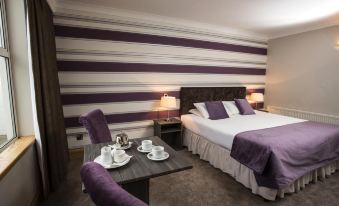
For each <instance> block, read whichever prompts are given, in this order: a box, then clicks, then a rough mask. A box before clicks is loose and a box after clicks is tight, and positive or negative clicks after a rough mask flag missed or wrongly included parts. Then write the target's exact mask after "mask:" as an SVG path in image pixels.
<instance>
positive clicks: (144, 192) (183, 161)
mask: <svg viewBox="0 0 339 206" xmlns="http://www.w3.org/2000/svg"><path fill="white" fill-rule="evenodd" d="M145 139H149V140H152V142H153V144H154V145H161V146H164V148H165V151H166V152H168V153H169V155H170V156H169V158H168V159H167V160H164V161H160V162H155V161H152V160H149V159H148V158H147V156H146V155H147V154H145V153H141V152H139V151H138V150H137V147H138V146H140V145H141V141H142V140H145ZM130 141H132V142H133V145H132V148H130V149H128V150H126V153H127V154H129V155H133V157H132V159H131V160H130V162H129V163H128V164H127V165H125V166H122V167H120V168H116V169H110V170H108V171H109V173H110V174H111V176H112V178H113V179H114V181H116V182H117V183H118V184H120V185H121V186H122V187H123V188H124V189H125V190H127V191H128V192H129V193H131V194H132V195H134V196H136V197H138V198H139V199H141V200H143V201H144V202H145V203H147V204H148V203H149V180H150V178H153V177H158V176H162V175H166V174H170V173H174V172H179V171H182V170H187V169H191V168H193V165H192V163H191V161H189V160H188V159H187V158H186V157H185V156H183V155H182V154H180V153H179V152H177V151H175V150H174V149H172V148H171V147H170V146H169V145H167V144H166V143H165V142H164V141H162V140H161V139H160V138H159V137H156V136H154V137H147V138H139V139H132V140H130ZM108 144H114V142H108V143H101V144H91V145H86V146H85V147H84V163H85V162H89V161H93V160H94V159H95V158H96V157H97V156H99V155H100V150H101V147H103V146H105V145H108ZM83 190H85V188H84V187H83Z"/></svg>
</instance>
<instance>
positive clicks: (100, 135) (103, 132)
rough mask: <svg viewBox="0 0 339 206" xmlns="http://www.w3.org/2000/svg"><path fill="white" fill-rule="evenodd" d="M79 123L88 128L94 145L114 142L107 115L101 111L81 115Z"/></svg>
mask: <svg viewBox="0 0 339 206" xmlns="http://www.w3.org/2000/svg"><path fill="white" fill-rule="evenodd" d="M79 122H80V123H81V124H82V125H84V127H85V128H86V130H87V132H88V134H89V137H90V139H91V142H92V144H97V143H104V142H110V141H112V136H111V132H110V131H109V128H108V126H107V121H106V118H105V115H104V113H103V112H102V111H101V110H100V109H96V110H93V111H90V112H88V113H86V114H83V115H81V116H80V118H79Z"/></svg>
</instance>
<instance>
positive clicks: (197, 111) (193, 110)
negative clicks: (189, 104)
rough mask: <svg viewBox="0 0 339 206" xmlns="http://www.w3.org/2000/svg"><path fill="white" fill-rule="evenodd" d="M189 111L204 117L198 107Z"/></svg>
mask: <svg viewBox="0 0 339 206" xmlns="http://www.w3.org/2000/svg"><path fill="white" fill-rule="evenodd" d="M188 112H189V113H191V114H195V115H197V116H199V117H203V116H202V114H201V113H200V112H199V110H197V109H190V110H189V111H188Z"/></svg>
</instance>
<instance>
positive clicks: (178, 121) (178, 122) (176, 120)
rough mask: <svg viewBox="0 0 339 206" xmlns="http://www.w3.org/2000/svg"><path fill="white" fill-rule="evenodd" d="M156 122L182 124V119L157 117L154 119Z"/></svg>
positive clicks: (160, 123)
mask: <svg viewBox="0 0 339 206" xmlns="http://www.w3.org/2000/svg"><path fill="white" fill-rule="evenodd" d="M153 121H154V123H156V124H159V125H166V124H181V121H180V120H179V119H176V118H171V119H170V121H166V119H155V120H153Z"/></svg>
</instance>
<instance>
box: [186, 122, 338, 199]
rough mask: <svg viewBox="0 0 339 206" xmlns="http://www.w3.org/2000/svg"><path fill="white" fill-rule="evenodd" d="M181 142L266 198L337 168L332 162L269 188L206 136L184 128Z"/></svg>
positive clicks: (280, 195)
mask: <svg viewBox="0 0 339 206" xmlns="http://www.w3.org/2000/svg"><path fill="white" fill-rule="evenodd" d="M183 136H184V138H183V144H184V145H185V146H187V147H188V150H189V151H192V153H193V154H199V155H200V159H203V160H206V161H208V162H209V163H210V164H211V165H213V166H214V167H216V168H218V169H221V170H222V171H223V172H225V173H227V174H229V175H231V176H232V177H233V178H234V179H235V180H236V181H237V182H240V183H241V184H243V185H244V186H245V187H247V188H249V189H251V190H252V193H254V194H257V195H260V196H262V197H263V198H265V199H267V200H275V199H276V197H280V198H284V195H285V194H288V193H295V192H298V191H300V190H301V189H303V188H305V186H306V185H307V184H309V183H311V182H313V183H315V182H317V181H318V180H322V179H324V178H326V177H328V176H330V175H331V174H332V173H334V172H335V171H336V170H339V161H336V162H333V163H331V164H329V165H327V166H325V167H321V168H319V169H317V170H314V171H312V172H309V173H307V174H305V175H304V176H302V177H300V178H299V179H298V180H296V181H295V182H294V183H292V184H291V185H290V186H288V187H286V188H284V189H279V190H277V189H271V188H267V187H261V186H258V184H257V182H256V180H255V177H254V174H253V171H252V170H251V169H249V168H248V167H246V166H245V165H242V164H240V163H239V162H238V161H236V160H235V159H233V158H232V157H231V156H230V153H231V151H229V150H228V149H226V148H224V147H221V146H219V145H218V144H215V143H213V142H211V141H209V140H208V139H207V138H205V137H202V136H199V135H198V134H195V133H193V132H192V131H190V130H188V129H186V128H184V134H183Z"/></svg>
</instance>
